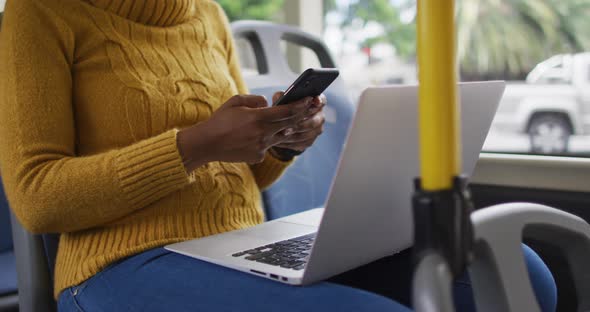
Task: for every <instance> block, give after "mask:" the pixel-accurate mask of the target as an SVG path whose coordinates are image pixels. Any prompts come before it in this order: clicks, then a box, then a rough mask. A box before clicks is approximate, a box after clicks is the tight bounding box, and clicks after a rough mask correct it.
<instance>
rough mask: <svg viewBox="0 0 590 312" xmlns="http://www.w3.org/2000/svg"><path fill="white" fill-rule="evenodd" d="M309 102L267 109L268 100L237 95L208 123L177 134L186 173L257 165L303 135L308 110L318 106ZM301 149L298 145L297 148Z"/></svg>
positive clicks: (308, 99) (302, 101)
mask: <svg viewBox="0 0 590 312" xmlns="http://www.w3.org/2000/svg"><path fill="white" fill-rule="evenodd" d="M312 102H314V101H313V100H312V99H311V98H306V99H303V100H300V101H297V102H294V103H291V104H289V105H281V106H275V107H267V101H266V98H265V97H263V96H258V95H236V96H234V97H232V98H231V99H229V100H228V101H227V102H226V103H225V104H223V105H222V106H221V107H220V108H219V109H218V110H217V111H215V112H214V113H213V115H212V116H211V118H209V119H208V120H207V121H204V122H202V123H199V124H197V125H194V126H192V127H190V128H187V129H183V130H181V131H180V132H179V133H178V137H177V140H178V147H179V150H180V154H181V156H182V158H183V162H184V164H185V167H186V169H187V172H191V171H193V170H194V169H196V168H198V167H200V166H202V165H204V164H206V163H208V162H212V161H224V162H247V163H258V162H261V161H262V160H263V159H264V156H265V154H266V151H267V150H268V149H269V148H270V147H272V146H275V145H277V144H282V143H283V142H286V139H288V137H289V136H288V135H286V134H285V131H284V130H286V129H294V130H290V131H289V130H287V134H288V133H289V132H293V131H301V129H302V128H301V127H302V125H303V124H305V125H308V124H309V122H307V123H302V122H303V121H304V120H308V119H306V118H308V117H309V116H310V110H309V108H310V107H312V106H313V105H315V106H316V107H317V104H312ZM298 146H299V145H298Z"/></svg>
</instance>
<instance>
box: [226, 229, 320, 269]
mask: <svg viewBox="0 0 590 312" xmlns="http://www.w3.org/2000/svg"><path fill="white" fill-rule="evenodd" d="M315 235H316V233H312V234H308V235H304V236H299V237H295V238H291V239H287V240H284V241H280V242H277V243H273V244H269V245H265V246H261V247H258V248H254V249H248V250H245V251H240V252H238V253H235V254H233V255H232V257H244V259H246V260H250V261H256V262H261V263H266V264H269V265H274V266H280V267H282V268H286V269H293V270H303V269H304V268H305V265H306V264H307V260H308V259H309V252H310V250H311V246H313V240H314V239H315Z"/></svg>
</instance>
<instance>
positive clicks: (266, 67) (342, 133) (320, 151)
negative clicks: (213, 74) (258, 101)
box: [232, 21, 355, 219]
mask: <svg viewBox="0 0 590 312" xmlns="http://www.w3.org/2000/svg"><path fill="white" fill-rule="evenodd" d="M232 31H233V34H234V37H235V38H241V39H245V40H247V41H248V43H249V44H250V46H251V47H252V51H253V54H254V57H255V59H256V65H257V69H258V74H257V75H253V76H246V77H245V80H246V83H247V84H248V87H249V88H250V92H251V93H254V94H262V95H265V96H266V97H267V98H269V99H270V98H272V94H273V93H274V92H276V91H279V90H285V89H286V88H287V87H288V86H289V85H290V84H291V83H292V82H293V81H294V80H295V79H296V78H297V76H298V74H296V73H294V72H293V71H292V70H291V69H290V67H289V64H288V61H287V59H286V57H285V54H284V53H281V48H282V47H281V45H282V44H284V43H283V41H287V42H290V43H292V44H295V45H296V46H302V47H305V48H308V49H309V50H311V51H312V52H313V53H315V55H316V56H317V58H318V60H319V63H320V65H321V67H336V64H335V62H334V60H333V59H332V57H331V56H330V53H329V50H328V48H327V47H326V46H325V45H324V43H323V42H322V40H321V39H320V38H318V37H315V36H313V35H311V34H309V33H306V32H304V31H302V30H300V29H299V28H296V27H292V26H287V25H279V24H274V23H270V22H261V21H239V22H234V23H232ZM324 93H325V95H326V97H327V98H328V106H327V107H326V108H325V109H324V111H325V114H326V123H325V125H324V133H323V134H322V135H321V136H320V137H319V139H318V140H317V141H316V142H315V144H314V145H313V146H312V147H311V148H309V149H308V150H307V151H306V152H305V153H303V154H302V155H301V156H299V157H298V158H297V160H296V161H295V163H294V164H293V165H292V166H291V167H289V168H288V169H287V171H286V172H285V174H284V175H283V177H282V178H281V179H280V180H279V181H278V182H276V183H275V184H274V185H273V186H272V187H271V188H270V189H268V190H266V191H265V192H264V194H263V198H264V204H265V209H266V215H267V218H268V219H275V218H279V217H282V216H285V215H290V214H293V213H297V212H301V211H304V210H308V209H312V208H316V207H320V206H323V205H324V204H325V201H326V199H327V196H328V193H329V190H330V186H331V183H332V180H333V179H334V176H335V174H336V169H337V165H338V161H339V159H340V155H341V153H342V148H343V146H344V143H345V141H346V136H347V133H348V129H349V127H350V124H351V122H352V117H353V115H354V110H355V106H354V105H353V104H352V101H351V100H350V98H349V97H348V94H347V91H346V88H345V85H344V82H343V81H342V78H338V79H337V80H336V81H335V82H334V83H333V84H332V85H331V86H330V87H329V88H328V89H327V90H326V92H324Z"/></svg>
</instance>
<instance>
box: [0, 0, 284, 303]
mask: <svg viewBox="0 0 590 312" xmlns="http://www.w3.org/2000/svg"><path fill="white" fill-rule="evenodd" d="M0 36H1V37H0V38H1V39H0V68H2V70H3V72H2V76H1V79H0V172H1V173H2V179H3V181H4V185H5V188H6V192H7V195H8V199H9V202H10V205H11V207H12V209H13V211H14V212H15V214H16V216H17V217H18V219H19V220H20V221H21V223H22V224H23V225H24V226H25V227H26V228H27V229H29V230H30V231H32V232H35V233H44V232H58V233H62V235H61V239H60V245H59V250H58V255H57V263H56V268H55V296H56V297H57V295H58V294H59V293H60V292H61V291H62V290H63V289H65V288H67V287H69V286H72V285H76V284H78V283H80V282H82V281H84V280H86V279H88V278H90V277H91V276H93V275H94V274H96V273H97V272H99V271H100V270H101V269H102V268H104V267H105V266H107V265H108V264H110V263H113V262H114V261H116V260H118V259H121V258H124V257H127V256H130V255H133V254H136V253H139V252H141V251H144V250H147V249H150V248H154V247H157V246H162V245H164V244H167V243H172V242H178V241H182V240H187V239H191V238H195V237H202V236H206V235H211V234H215V233H219V232H224V231H230V230H234V229H239V228H243V227H247V226H252V225H255V224H257V223H260V222H262V221H263V212H262V210H261V206H260V189H263V188H265V187H267V186H268V185H270V184H271V183H272V182H273V181H275V180H276V179H277V178H278V177H279V176H280V174H281V173H282V171H283V170H284V169H285V168H286V166H287V165H288V164H287V163H284V162H281V161H279V160H277V159H274V158H272V157H271V156H267V157H266V159H265V160H264V162H262V163H261V164H258V165H254V166H249V165H247V164H245V163H221V162H213V163H209V164H208V165H206V166H203V167H201V168H199V169H197V170H196V171H195V172H193V173H190V174H187V172H186V171H185V169H184V166H183V164H182V160H181V158H180V155H179V152H178V149H177V145H176V133H177V130H176V129H178V128H182V127H186V126H190V125H193V124H195V123H198V122H201V121H203V120H206V119H207V118H209V117H210V115H211V113H212V112H213V111H215V110H216V109H217V108H218V107H219V106H220V105H221V104H223V103H224V102H225V101H226V100H227V99H228V98H229V97H231V96H233V95H235V94H237V93H245V92H246V91H247V90H246V87H245V85H244V82H243V80H242V78H241V76H240V70H239V66H238V63H237V58H236V53H235V51H234V44H233V41H232V37H231V33H230V29H229V25H228V22H227V18H226V16H225V15H224V13H223V11H222V10H221V8H220V7H219V6H218V5H217V4H216V3H215V2H213V1H210V0H88V1H83V0H8V1H7V6H6V10H5V16H4V21H3V28H2V31H1V35H0ZM238 131H239V129H238ZM203 152H204V153H206V151H203Z"/></svg>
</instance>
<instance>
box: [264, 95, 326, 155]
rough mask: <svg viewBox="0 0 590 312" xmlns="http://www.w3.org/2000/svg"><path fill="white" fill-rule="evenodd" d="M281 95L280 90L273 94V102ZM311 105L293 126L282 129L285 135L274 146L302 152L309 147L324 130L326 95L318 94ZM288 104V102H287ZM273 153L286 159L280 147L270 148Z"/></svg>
mask: <svg viewBox="0 0 590 312" xmlns="http://www.w3.org/2000/svg"><path fill="white" fill-rule="evenodd" d="M281 96H282V92H277V93H275V95H274V96H273V102H276V101H277V100H278V99H279V98H280V97H281ZM311 103H312V104H311V106H310V107H309V108H308V111H307V112H306V113H305V117H304V118H303V119H302V120H301V121H300V122H299V123H298V124H297V126H296V127H294V128H288V129H285V130H284V131H283V135H285V136H286V138H285V139H284V140H282V142H280V143H277V144H276V145H275V146H274V147H280V148H286V149H290V150H295V151H298V152H302V151H304V150H306V149H307V148H308V147H310V146H311V145H312V144H313V143H314V142H315V140H316V139H317V138H318V136H319V135H320V134H322V132H323V131H324V122H325V118H324V111H323V108H324V106H325V105H326V103H327V100H326V96H325V95H323V94H322V95H320V96H318V97H314V98H312V100H311ZM288 105H290V104H288ZM272 152H273V154H274V155H275V156H277V157H278V158H281V159H287V158H288V157H285V156H284V155H281V150H280V149H274V148H273V150H272Z"/></svg>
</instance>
